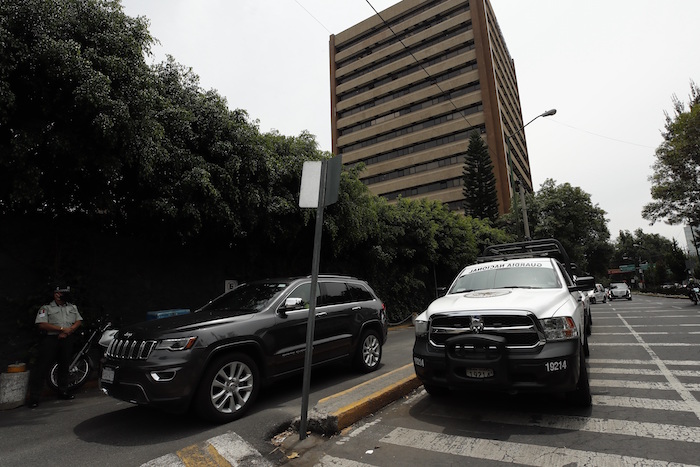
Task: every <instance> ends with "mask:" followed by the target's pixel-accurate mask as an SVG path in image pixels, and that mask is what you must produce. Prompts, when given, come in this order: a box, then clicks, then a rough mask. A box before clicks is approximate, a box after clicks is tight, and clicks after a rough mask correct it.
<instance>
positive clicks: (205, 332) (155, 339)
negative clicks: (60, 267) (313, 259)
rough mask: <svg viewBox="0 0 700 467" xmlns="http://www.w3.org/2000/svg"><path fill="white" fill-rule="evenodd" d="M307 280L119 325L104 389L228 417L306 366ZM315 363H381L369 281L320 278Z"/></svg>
mask: <svg viewBox="0 0 700 467" xmlns="http://www.w3.org/2000/svg"><path fill="white" fill-rule="evenodd" d="M310 297H311V278H310V277H304V278H289V279H274V280H263V281H256V282H250V283H246V284H242V285H240V286H239V287H237V288H235V289H233V290H231V291H229V292H227V293H226V294H224V295H221V296H220V297H218V298H216V299H215V300H213V301H211V302H209V303H208V304H207V305H205V306H204V307H202V308H201V309H199V310H197V311H196V312H194V313H192V314H187V315H180V316H173V317H170V318H164V319H159V320H153V321H146V322H143V323H139V324H135V325H132V326H130V327H127V328H124V329H121V330H120V331H119V332H118V333H117V335H116V336H115V339H114V340H113V341H112V343H111V344H110V346H109V348H108V349H107V352H106V356H105V362H104V365H103V369H102V374H101V378H100V385H101V388H102V390H103V392H105V393H106V394H108V395H110V396H112V397H115V398H117V399H122V400H125V401H128V402H132V403H134V404H141V405H150V406H154V407H160V408H163V409H168V410H171V411H176V412H182V411H185V410H186V409H187V408H188V407H190V406H192V407H193V408H194V409H195V410H196V412H197V414H198V415H200V416H201V417H202V418H205V419H208V420H212V421H217V422H227V421H231V420H235V419H237V418H239V417H240V416H241V415H243V413H244V412H245V411H246V410H247V409H248V408H249V407H250V405H251V404H252V403H253V401H254V400H255V397H256V395H257V393H258V391H259V389H260V387H261V385H262V384H269V383H271V382H273V381H276V380H278V379H279V378H281V377H283V376H286V375H290V374H293V373H296V372H299V371H300V370H302V369H303V367H304V354H305V349H306V327H307V319H308V316H309V303H310ZM316 301H317V305H316V321H315V325H314V328H315V332H314V344H313V349H314V352H313V360H312V361H313V364H314V365H319V364H323V363H328V362H334V361H338V360H341V359H350V360H352V362H353V363H354V364H355V366H356V367H357V368H359V369H360V370H361V371H364V372H370V371H374V370H376V369H377V368H378V367H379V363H380V361H381V357H382V345H383V344H384V343H385V342H386V339H387V327H388V324H387V316H386V312H385V309H384V305H383V303H382V302H381V301H380V300H379V299H378V298H377V296H376V294H375V293H374V291H373V290H372V289H371V288H370V286H369V285H368V284H367V283H366V282H364V281H361V280H358V279H355V278H351V277H344V276H321V277H319V278H318V287H317V290H316Z"/></svg>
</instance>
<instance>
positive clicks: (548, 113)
mask: <svg viewBox="0 0 700 467" xmlns="http://www.w3.org/2000/svg"><path fill="white" fill-rule="evenodd" d="M556 113H557V109H550V110H547V111H546V112H542V113H541V114H539V115H538V116H536V117H535V118H533V119H532V120H530V121H529V122H527V123H526V124H525V125H523V126H521V127H520V128H518V130H517V131H515V132H514V133H513V134H511V135H506V151H507V153H508V169H509V172H510V186H511V189H514V188H515V185H516V184H517V185H518V186H519V191H520V199H521V202H522V203H523V206H522V210H523V229H524V233H525V240H529V239H530V225H529V223H528V220H527V206H526V205H525V186H524V185H523V183H522V181H521V180H520V178H518V179H517V180H513V178H514V174H513V172H514V170H513V160H512V158H511V152H512V145H511V142H510V140H511V138H513V136H515V135H517V134H518V133H520V132H521V131H523V130H524V129H525V127H526V126H528V125H529V124H530V123H532V122H534V121H535V120H537V119H538V118H540V117H549V116H551V115H554V114H556ZM517 204H518V201H517V198H516V197H515V194H513V206H514V208H515V209H514V210H517Z"/></svg>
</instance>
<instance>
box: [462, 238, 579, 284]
mask: <svg viewBox="0 0 700 467" xmlns="http://www.w3.org/2000/svg"><path fill="white" fill-rule="evenodd" d="M537 257H540V258H556V259H558V260H559V261H560V262H561V263H562V264H563V265H564V267H565V268H566V270H567V272H568V273H569V275H570V276H573V274H572V272H573V271H572V264H571V261H570V260H569V255H568V254H567V253H566V250H565V249H564V246H563V245H562V244H561V242H560V241H559V240H556V239H554V238H546V239H538V240H528V241H525V242H515V243H502V244H500V245H489V246H487V247H486V248H484V252H483V253H482V254H481V256H479V257H478V258H477V259H476V261H477V263H485V262H487V261H498V260H506V259H519V258H537Z"/></svg>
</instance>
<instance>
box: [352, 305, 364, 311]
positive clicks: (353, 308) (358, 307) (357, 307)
mask: <svg viewBox="0 0 700 467" xmlns="http://www.w3.org/2000/svg"><path fill="white" fill-rule="evenodd" d="M361 309H362V307H361V306H354V307H352V311H357V310H361Z"/></svg>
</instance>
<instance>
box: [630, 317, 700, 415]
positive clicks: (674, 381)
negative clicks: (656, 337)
mask: <svg viewBox="0 0 700 467" xmlns="http://www.w3.org/2000/svg"><path fill="white" fill-rule="evenodd" d="M620 319H621V320H622V322H623V323H624V324H625V326H627V328H628V329H629V330H630V332H631V333H632V335H633V336H634V338H635V339H637V342H639V343H640V344H642V347H644V350H646V351H647V353H648V354H649V356H650V357H651V359H652V360H653V361H654V363H656V365H657V366H658V367H659V369H660V370H661V371H662V373H663V374H664V376H665V377H666V379H667V380H668V382H669V384H670V385H671V387H672V388H673V389H674V390H675V391H676V392H678V394H679V395H680V396H681V398H682V399H683V400H684V401H686V403H687V404H688V405H689V406H690V407H691V409H692V411H693V412H695V416H696V417H698V419H700V402H699V401H698V400H697V399H696V398H695V396H693V395H692V394H691V393H690V391H688V389H686V388H685V386H683V383H681V382H680V381H679V380H678V378H676V377H675V376H674V375H673V373H672V372H671V370H669V369H668V367H667V366H666V364H665V363H664V361H663V360H661V359H660V358H659V357H658V356H657V355H656V352H654V351H653V350H652V348H651V345H655V344H647V343H646V342H644V339H642V338H641V336H640V335H639V334H637V332H636V331H635V330H634V329H633V328H632V326H630V325H629V323H628V322H627V321H626V320H625V318H623V317H622V316H620Z"/></svg>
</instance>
